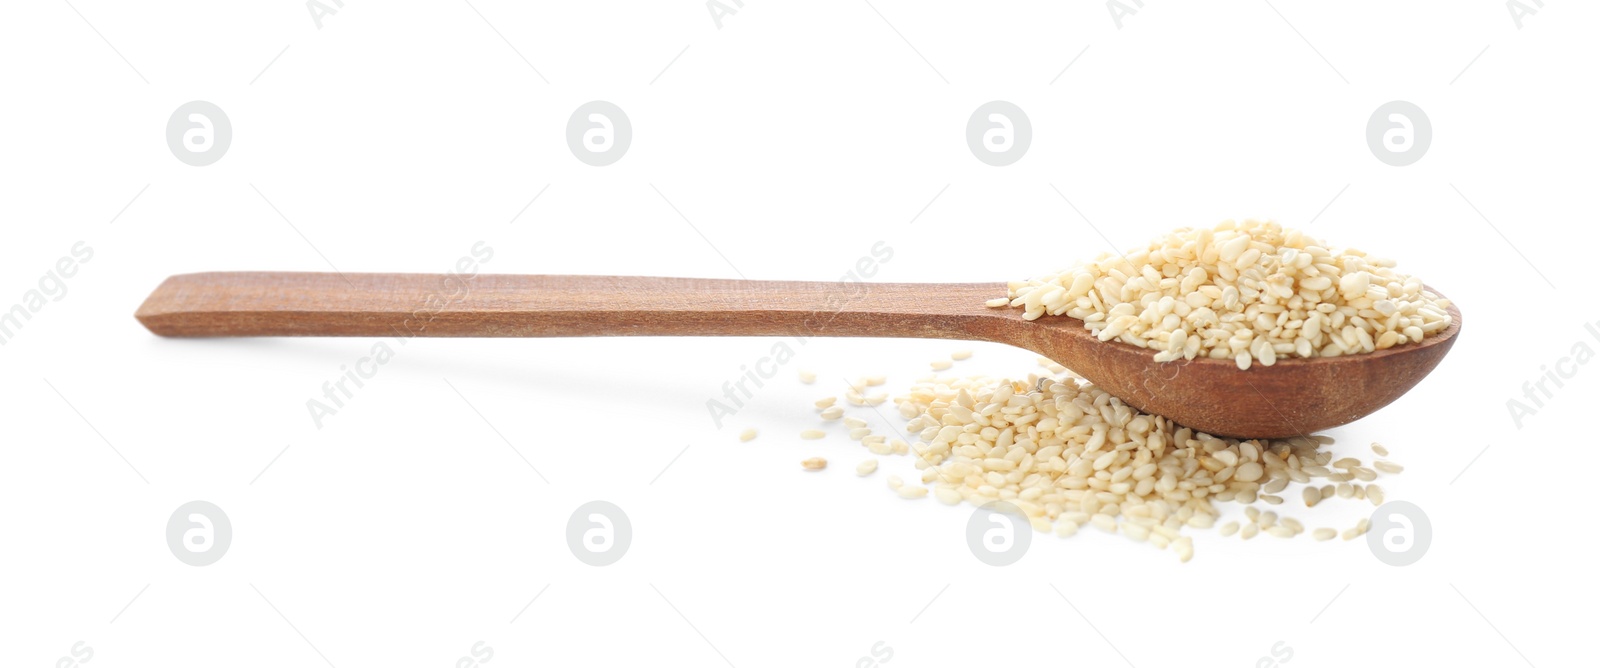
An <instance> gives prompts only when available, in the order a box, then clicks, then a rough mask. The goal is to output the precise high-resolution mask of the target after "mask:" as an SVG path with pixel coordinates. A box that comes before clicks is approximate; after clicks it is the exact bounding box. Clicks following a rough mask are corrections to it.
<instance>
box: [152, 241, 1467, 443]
mask: <svg viewBox="0 0 1600 668" xmlns="http://www.w3.org/2000/svg"><path fill="white" fill-rule="evenodd" d="M1005 294H1006V285H1005V284H1004V283H812V282H795V281H734V280H715V279H690V278H648V277H632V276H628V277H624V276H520V275H494V274H483V275H463V274H327V273H294V272H224V273H204V274H183V275H178V276H173V277H171V278H168V279H167V280H166V281H165V282H163V283H162V284H161V285H160V286H159V287H157V288H156V290H155V291H154V292H153V293H151V295H150V297H149V298H148V299H146V300H145V302H144V304H143V305H142V306H140V308H139V310H138V312H137V313H136V314H135V316H136V317H137V318H138V319H139V321H140V322H141V323H143V324H144V326H145V327H146V328H148V329H149V330H150V331H151V332H153V333H155V334H158V335H161V336H168V337H214V336H368V337H373V336H397V337H412V336H436V337H560V336H797V337H810V336H866V337H901V338H934V339H955V340H976V341H993V342H998V343H1005V344H1009V345H1012V346H1016V347H1019V348H1024V349H1027V350H1031V351H1033V352H1036V353H1038V354H1040V355H1043V356H1045V357H1048V358H1050V359H1052V360H1055V361H1056V362H1058V363H1060V364H1061V365H1062V366H1065V367H1067V368H1069V369H1072V370H1073V371H1074V372H1075V373H1077V374H1078V375H1079V376H1082V377H1083V378H1085V379H1087V380H1089V381H1090V382H1092V383H1094V384H1095V385H1097V386H1099V387H1100V388H1102V389H1104V390H1105V391H1106V392H1109V393H1110V394H1111V395H1112V396H1115V397H1117V398H1119V399H1121V400H1123V401H1124V402H1126V403H1127V404H1129V405H1131V406H1133V407H1135V408H1138V409H1140V410H1142V411H1145V412H1147V413H1153V414H1156V415H1161V416H1165V417H1167V418H1169V419H1171V420H1172V421H1174V422H1176V423H1178V424H1181V425H1184V426H1187V427H1191V428H1193V429H1195V430H1197V431H1202V432H1206V433H1209V434H1213V435H1217V436H1232V437H1237V438H1284V437H1289V436H1297V435H1306V434H1310V433H1312V432H1314V431H1317V430H1320V429H1327V428H1329V427H1335V426H1338V425H1342V424H1347V423H1350V422H1353V421H1355V420H1357V419H1360V418H1362V417H1364V416H1366V415H1368V414H1371V413H1372V412H1374V411H1376V410H1378V409H1380V408H1383V407H1384V406H1386V405H1388V404H1389V403H1390V402H1392V401H1394V400H1395V399H1397V398H1399V397H1400V395H1402V394H1404V393H1405V392H1406V391H1408V390H1410V389H1411V388H1412V387H1413V386H1415V385H1416V384H1417V383H1418V382H1419V381H1421V380H1422V378H1423V377H1424V376H1426V375H1427V374H1428V372H1430V371H1432V370H1433V368H1434V367H1435V366H1437V365H1438V363H1439V360H1440V359H1443V357H1444V355H1445V353H1446V352H1448V351H1449V350H1450V346H1451V345H1452V344H1454V343H1455V336H1456V334H1457V333H1458V332H1459V331H1460V329H1461V312H1460V311H1459V310H1458V309H1457V308H1456V307H1455V306H1454V305H1452V306H1451V307H1450V309H1449V311H1450V315H1451V322H1450V326H1449V327H1448V328H1446V329H1445V330H1443V331H1441V332H1439V333H1438V334H1436V335H1434V336H1430V337H1428V338H1426V339H1423V340H1422V341H1421V342H1418V343H1408V344H1405V345H1401V346H1395V347H1392V348H1389V349H1387V350H1380V351H1376V352H1372V353H1367V354H1360V355H1348V356H1342V357H1317V358H1306V359H1302V358H1283V359H1279V360H1278V361H1277V363H1276V364H1274V365H1272V366H1264V365H1261V364H1255V365H1252V366H1251V367H1250V369H1249V370H1243V371H1241V370H1240V369H1239V368H1238V367H1237V366H1235V365H1234V362H1233V360H1232V359H1220V360H1219V359H1210V358H1204V359H1194V360H1188V361H1176V362H1156V361H1155V360H1154V359H1153V357H1154V355H1155V351H1153V350H1149V349H1146V348H1140V347H1137V346H1133V345H1129V344H1126V343H1122V342H1119V341H1100V340H1098V339H1096V338H1095V336H1094V334H1093V333H1092V332H1090V331H1089V330H1088V329H1086V328H1084V326H1083V322H1082V321H1081V320H1077V319H1074V318H1069V317H1063V316H1045V317H1043V318H1039V319H1037V320H1032V321H1028V320H1023V319H1022V311H1021V310H1020V309H1014V308H988V307H986V306H984V302H985V301H986V300H988V299H992V298H994V297H997V296H1004V295H1005ZM1435 294H1437V293H1435Z"/></svg>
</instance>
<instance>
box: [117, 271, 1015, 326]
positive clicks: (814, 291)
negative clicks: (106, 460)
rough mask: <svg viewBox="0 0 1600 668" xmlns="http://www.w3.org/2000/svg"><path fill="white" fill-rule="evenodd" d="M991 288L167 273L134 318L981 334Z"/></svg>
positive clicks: (200, 322) (1001, 289)
mask: <svg viewBox="0 0 1600 668" xmlns="http://www.w3.org/2000/svg"><path fill="white" fill-rule="evenodd" d="M1005 294H1006V286H1005V285H1004V284H1003V283H968V284H948V283H946V284H940V283H853V282H845V283H818V282H796V281H736V280H716V279H693V278H649V277H635V276H519V275H496V274H482V275H477V276H471V277H469V276H462V275H453V274H330V273H293V272H224V273H203V274H183V275H178V276H173V277H171V278H168V279H167V280H166V281H165V282H163V283H162V284H161V286H160V287H158V288H156V290H155V292H153V293H151V295H150V297H149V298H148V299H146V300H145V302H144V304H143V305H142V306H140V308H139V311H138V313H137V314H136V317H137V318H138V319H139V321H140V322H141V323H143V324H144V325H145V327H147V328H149V330H150V331H151V332H153V333H155V334H159V335H161V336H172V337H214V336H482V337H544V336H813V335H814V336H881V337H915V338H942V339H963V338H978V339H983V338H990V337H989V336H986V335H985V333H986V330H987V329H988V327H989V326H990V325H992V324H993V323H992V322H988V321H993V320H995V318H994V317H993V315H992V314H993V311H991V310H990V309H987V308H986V307H985V306H984V304H983V302H984V301H985V300H987V299H990V298H993V297H996V296H1004V295H1005Z"/></svg>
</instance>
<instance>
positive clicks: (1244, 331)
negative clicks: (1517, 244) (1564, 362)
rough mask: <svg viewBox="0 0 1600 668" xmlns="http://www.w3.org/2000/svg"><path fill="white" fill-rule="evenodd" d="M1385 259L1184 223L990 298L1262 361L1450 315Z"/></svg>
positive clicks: (1385, 343)
mask: <svg viewBox="0 0 1600 668" xmlns="http://www.w3.org/2000/svg"><path fill="white" fill-rule="evenodd" d="M1394 266H1395V263H1394V262H1393V261H1392V260H1385V259H1379V258H1375V257H1371V256H1368V255H1367V254H1366V253H1363V252H1361V251H1359V250H1355V249H1330V248H1329V247H1328V246H1326V245H1325V244H1323V243H1322V242H1320V241H1318V240H1316V239H1313V238H1311V237H1308V236H1306V235H1305V234H1303V233H1301V232H1298V231H1294V230H1286V229H1284V228H1283V227H1282V226H1280V225H1278V224H1277V223H1273V222H1262V221H1254V220H1247V221H1244V222H1242V223H1236V222H1234V221H1231V220H1230V221H1225V222H1223V223H1222V224H1220V225H1217V226H1216V227H1215V228H1211V229H1198V230H1195V229H1189V228H1183V229H1180V230H1177V231H1175V232H1172V233H1170V234H1168V235H1166V236H1164V237H1161V238H1158V239H1155V240H1154V241H1152V242H1151V243H1150V245H1149V246H1147V247H1146V248H1143V249H1139V250H1135V251H1132V252H1130V253H1127V254H1126V255H1111V254H1101V255H1100V256H1099V257H1098V258H1096V259H1095V260H1094V261H1093V262H1088V263H1083V264H1080V265H1078V266H1076V267H1073V268H1072V269H1068V270H1065V271H1061V272H1058V273H1056V274H1053V275H1050V276H1045V277H1042V278H1036V279H1031V280H1027V281H1014V282H1012V283H1010V284H1009V286H1008V292H1007V297H1006V298H995V299H991V300H989V301H988V305H989V306H990V307H993V308H1002V307H1005V306H1014V307H1021V308H1023V309H1024V313H1023V317H1024V318H1026V319H1029V320H1033V319H1036V318H1039V317H1041V316H1044V315H1055V316H1059V315H1066V316H1069V317H1072V318H1077V319H1079V320H1082V321H1083V322H1084V326H1085V327H1087V328H1088V329H1089V330H1090V331H1092V332H1094V333H1095V334H1096V335H1097V336H1098V337H1099V338H1100V340H1102V341H1110V340H1112V339H1116V340H1118V341H1122V342H1124V343H1128V344H1132V345H1135V346H1139V347H1142V348H1149V349H1152V350H1155V351H1157V352H1156V355H1155V359H1156V361H1161V362H1167V361H1174V360H1177V359H1179V358H1184V359H1194V358H1195V357H1197V356H1200V357H1211V358H1216V359H1233V360H1235V362H1236V363H1237V364H1238V366H1239V368H1240V369H1248V368H1250V364H1251V363H1252V360H1253V361H1258V362H1260V363H1261V364H1264V365H1267V366H1271V365H1272V364H1273V363H1274V362H1276V361H1277V360H1278V358H1281V357H1288V356H1295V357H1330V356H1336V355H1351V354H1358V353H1370V352H1373V351H1375V350H1383V349H1386V348H1390V347H1393V346H1396V345H1403V344H1405V343H1409V342H1416V341H1421V340H1422V339H1423V338H1424V337H1427V336H1431V335H1434V334H1437V333H1439V332H1441V331H1443V330H1444V329H1445V328H1446V327H1448V326H1449V325H1450V320H1451V318H1450V313H1449V311H1448V307H1449V305H1450V301H1449V300H1448V299H1444V298H1442V297H1439V296H1438V295H1436V294H1434V293H1432V292H1430V291H1428V290H1425V289H1424V288H1423V284H1422V281H1421V280H1420V279H1417V278H1416V277H1413V276H1407V275H1404V274H1400V273H1397V272H1395V271H1394Z"/></svg>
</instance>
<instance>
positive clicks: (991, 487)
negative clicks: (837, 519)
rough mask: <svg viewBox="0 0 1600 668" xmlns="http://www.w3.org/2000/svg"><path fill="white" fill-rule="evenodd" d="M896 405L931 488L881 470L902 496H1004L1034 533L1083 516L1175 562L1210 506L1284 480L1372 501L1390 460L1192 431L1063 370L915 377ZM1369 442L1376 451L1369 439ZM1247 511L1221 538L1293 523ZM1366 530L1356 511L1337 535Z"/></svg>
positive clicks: (1213, 518)
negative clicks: (1006, 376)
mask: <svg viewBox="0 0 1600 668" xmlns="http://www.w3.org/2000/svg"><path fill="white" fill-rule="evenodd" d="M896 405H897V406H898V407H899V410H900V414H901V416H902V417H904V418H906V419H907V420H909V422H908V423H907V425H906V429H907V432H908V433H911V434H915V435H916V436H917V439H918V441H919V442H917V443H915V444H914V445H911V447H910V450H911V453H912V455H913V456H914V457H915V464H916V467H917V468H918V469H920V470H921V471H922V482H923V483H924V484H925V485H927V486H929V487H922V486H914V485H908V484H906V483H905V482H903V481H901V480H900V479H898V478H894V477H891V479H890V480H889V487H890V488H891V489H893V490H894V491H895V492H896V493H897V494H899V495H900V496H901V497H903V498H921V497H922V496H924V495H926V494H927V492H928V490H930V489H931V491H932V494H933V496H934V498H937V499H938V500H940V501H941V502H944V503H946V504H949V505H956V504H960V503H962V502H967V503H971V504H973V505H975V506H980V507H981V506H984V505H985V504H988V503H990V502H994V501H1004V502H1007V503H1009V504H1011V505H1012V506H1014V507H1016V508H1017V509H1018V510H1020V511H1021V512H1022V513H1024V514H1025V515H1026V516H1027V517H1028V519H1029V521H1030V523H1031V524H1032V526H1033V528H1034V529H1035V530H1037V531H1040V532H1053V533H1055V534H1056V535H1058V536H1061V537H1067V536H1071V535H1073V534H1075V533H1077V531H1078V529H1079V528H1080V527H1081V526H1083V525H1085V524H1092V525H1094V526H1095V527H1097V528H1100V529H1102V530H1104V531H1107V532H1111V533H1121V534H1123V535H1125V536H1127V537H1129V538H1131V539H1133V540H1135V541H1139V542H1146V543H1149V544H1151V545H1154V546H1156V547H1157V548H1162V549H1165V548H1168V547H1170V548H1171V549H1172V550H1173V551H1174V552H1175V553H1176V554H1177V555H1178V557H1179V559H1180V560H1182V561H1188V560H1189V559H1190V558H1191V557H1192V556H1193V555H1194V544H1193V542H1192V539H1191V538H1190V537H1188V536H1185V535H1184V531H1185V530H1186V529H1209V528H1212V527H1213V526H1214V525H1215V523H1216V522H1217V520H1218V518H1220V517H1221V516H1222V510H1221V509H1220V508H1219V505H1220V504H1225V503H1229V502H1233V503H1237V504H1241V505H1246V506H1248V505H1249V504H1252V503H1254V502H1256V501H1261V502H1263V503H1267V504H1273V505H1277V504H1282V503H1283V498H1282V497H1281V496H1278V494H1279V493H1281V492H1283V491H1284V490H1285V489H1286V488H1287V487H1288V486H1289V485H1290V484H1291V483H1296V484H1300V485H1304V486H1305V487H1304V488H1303V490H1302V494H1301V496H1302V498H1303V499H1304V500H1305V503H1306V505H1307V506H1311V505H1315V504H1317V503H1318V502H1320V501H1322V500H1323V499H1327V498H1331V497H1334V496H1337V497H1340V498H1347V499H1348V498H1354V499H1365V500H1367V501H1369V502H1370V503H1371V504H1372V505H1374V506H1377V505H1381V504H1382V503H1383V500H1384V492H1383V489H1382V488H1381V487H1379V486H1378V485H1376V484H1373V482H1374V481H1375V480H1377V478H1378V475H1379V472H1380V471H1382V472H1384V473H1398V472H1399V470H1400V467H1399V466H1398V465H1396V464H1393V463H1391V462H1387V461H1382V462H1379V463H1378V464H1376V465H1374V467H1375V468H1374V467H1367V466H1363V465H1362V463H1361V461H1360V460H1358V459H1356V458H1354V457H1344V458H1341V459H1339V460H1334V459H1333V454H1332V453H1331V452H1329V451H1326V450H1324V449H1323V446H1326V445H1329V444H1331V443H1332V439H1331V438H1328V437H1326V436H1313V437H1296V438H1291V439H1286V440H1272V441H1267V440H1244V441H1240V440H1236V439H1225V438H1217V437H1213V436H1210V435H1208V434H1204V433H1199V432H1195V431H1193V430H1190V429H1188V428H1185V427H1181V426H1178V425H1176V424H1173V423H1172V422H1170V421H1168V420H1167V419H1165V418H1162V417H1159V416H1154V415H1146V414H1143V413H1140V412H1139V411H1137V410H1135V409H1133V408H1132V407H1129V406H1127V405H1125V404H1123V403H1122V402H1121V401H1120V400H1118V399H1117V398H1115V397H1112V396H1111V395H1109V394H1106V393H1105V392H1104V391H1101V390H1100V389H1098V388H1096V387H1094V386H1092V385H1088V384H1083V383H1080V382H1079V381H1077V380H1074V379H1071V378H1059V379H1058V378H1050V377H1039V376H1037V375H1030V376H1029V377H1028V379H1027V380H1026V381H1009V380H995V379H990V378H986V377H972V378H925V379H923V380H921V381H919V382H917V383H916V384H915V385H913V386H912V387H911V390H910V393H909V394H908V395H907V396H905V397H901V398H898V399H897V400H896ZM852 436H853V437H855V438H857V439H858V440H862V441H863V442H868V441H874V439H881V438H882V437H875V436H871V435H865V434H863V435H860V436H858V435H857V434H852ZM874 442H877V443H881V442H882V441H881V440H877V441H874ZM900 443H901V441H899V440H898V439H896V441H895V444H894V445H899V444H900ZM872 449H873V452H874V454H887V452H892V451H893V450H896V449H898V448H894V447H893V446H891V447H890V448H889V449H888V450H887V451H886V450H885V449H883V448H881V447H880V448H872ZM1373 450H1374V452H1377V453H1379V454H1380V455H1382V454H1386V453H1387V451H1386V450H1383V449H1382V448H1381V446H1377V445H1376V444H1374V448H1373ZM1318 482H1320V483H1323V484H1321V485H1320V486H1319V485H1318V484H1316V483H1318ZM913 488H915V489H913ZM1246 516H1247V518H1248V520H1249V521H1248V522H1247V523H1246V524H1245V526H1244V528H1243V529H1242V530H1241V529H1240V528H1239V525H1238V523H1236V522H1230V523H1229V524H1227V525H1225V526H1223V527H1222V535H1224V536H1229V535H1233V534H1234V533H1236V532H1237V533H1238V534H1239V535H1240V537H1241V538H1244V539H1249V538H1253V537H1254V536H1255V535H1257V534H1258V533H1266V534H1268V535H1272V536H1277V537H1281V538H1292V537H1294V536H1296V535H1298V534H1300V533H1302V532H1304V531H1305V527H1304V526H1303V525H1302V524H1301V523H1300V522H1299V521H1298V520H1296V519H1294V518H1290V517H1283V518H1279V516H1278V515H1277V514H1276V513H1274V512H1271V511H1268V512H1261V511H1260V510H1259V509H1257V508H1253V507H1252V508H1246ZM1366 530H1367V520H1366V519H1361V520H1360V521H1359V522H1357V523H1356V524H1355V526H1353V527H1350V528H1349V529H1346V530H1345V531H1344V532H1343V537H1344V539H1345V540H1352V539H1354V538H1355V537H1357V536H1360V535H1361V534H1363V533H1365V532H1366ZM1312 535H1313V537H1315V538H1316V539H1317V540H1328V539H1331V538H1333V537H1334V536H1335V535H1338V532H1337V530H1335V529H1333V528H1319V529H1316V530H1315V531H1313V532H1312Z"/></svg>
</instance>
